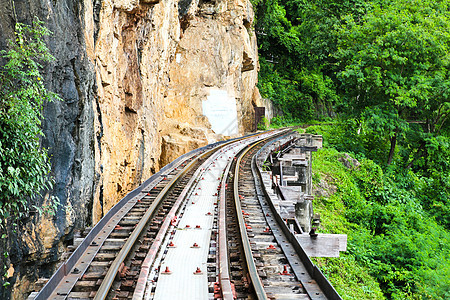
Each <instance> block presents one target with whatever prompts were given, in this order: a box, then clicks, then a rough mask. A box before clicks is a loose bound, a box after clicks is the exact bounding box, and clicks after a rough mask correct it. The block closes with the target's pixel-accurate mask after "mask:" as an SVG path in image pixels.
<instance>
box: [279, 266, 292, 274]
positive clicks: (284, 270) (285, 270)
mask: <svg viewBox="0 0 450 300" xmlns="http://www.w3.org/2000/svg"><path fill="white" fill-rule="evenodd" d="M280 275H291V274H289V272H288V270H287V265H284V269H283V272H282V273H280Z"/></svg>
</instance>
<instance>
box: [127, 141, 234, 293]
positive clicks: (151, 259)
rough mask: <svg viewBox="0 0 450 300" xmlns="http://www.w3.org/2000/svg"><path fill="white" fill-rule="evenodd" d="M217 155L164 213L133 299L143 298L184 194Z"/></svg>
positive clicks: (209, 159)
mask: <svg viewBox="0 0 450 300" xmlns="http://www.w3.org/2000/svg"><path fill="white" fill-rule="evenodd" d="M230 143H231V142H228V143H226V144H224V145H223V147H225V146H226V145H229V144H230ZM217 156H219V154H217V152H216V153H215V154H213V155H211V156H210V157H209V158H208V159H207V160H205V161H204V162H203V163H202V165H201V166H200V167H199V168H198V169H197V170H196V172H195V173H194V175H193V176H192V178H191V179H190V180H189V182H188V183H187V184H186V187H185V188H184V189H183V191H182V192H181V194H180V195H179V196H178V198H177V200H176V202H175V203H174V205H173V206H172V208H171V210H170V211H169V213H168V214H167V215H166V217H165V219H164V222H163V224H162V226H161V227H160V229H159V231H158V234H157V236H156V237H155V240H154V241H153V243H152V246H151V247H150V249H149V251H148V253H147V256H146V257H145V259H144V262H143V263H142V265H141V271H140V273H139V279H138V281H137V284H136V288H135V290H134V293H133V298H132V299H133V300H142V299H143V298H144V294H145V288H146V285H147V280H148V275H149V273H150V268H151V266H152V264H153V263H154V260H155V257H156V255H157V253H158V250H159V249H160V247H161V245H162V243H163V240H164V237H165V235H166V234H167V230H168V228H169V226H170V224H171V222H172V220H173V218H174V217H175V216H176V213H177V211H178V210H179V209H180V206H181V204H182V203H183V200H184V199H185V197H186V195H187V194H188V193H189V191H191V189H192V187H193V184H194V183H195V182H196V181H197V179H198V178H199V177H200V173H201V168H202V167H205V169H206V166H207V165H209V164H211V163H212V162H213V160H214V158H215V157H217Z"/></svg>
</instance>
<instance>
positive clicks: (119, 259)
mask: <svg viewBox="0 0 450 300" xmlns="http://www.w3.org/2000/svg"><path fill="white" fill-rule="evenodd" d="M261 134H264V133H259V134H256V135H252V136H253V137H254V136H257V135H261ZM245 138H249V137H248V136H247V137H243V138H238V139H235V140H232V141H229V142H225V143H222V144H220V145H218V146H216V147H214V148H213V149H211V150H208V151H206V152H204V153H202V154H201V155H200V156H198V157H196V158H195V159H193V160H192V161H191V162H190V163H189V164H188V165H186V167H185V168H184V169H183V170H182V171H181V172H180V173H178V174H177V175H176V176H175V177H173V178H172V179H171V181H170V182H169V183H168V184H167V185H166V186H165V187H164V189H163V190H162V191H161V192H160V193H159V194H158V196H157V197H156V199H155V200H154V201H153V203H152V204H151V205H150V207H149V209H148V210H147V212H146V213H145V215H144V216H143V217H142V219H141V220H140V221H139V223H138V224H137V226H136V228H135V229H134V230H133V232H132V233H131V235H130V237H129V238H128V239H127V241H126V242H125V244H124V245H123V247H122V249H121V250H120V252H119V253H118V254H117V256H116V258H115V259H114V261H113V263H112V264H111V266H110V268H109V269H108V272H107V273H106V275H105V278H104V279H103V281H102V283H101V285H100V287H99V289H98V290H97V293H96V294H95V297H94V300H104V299H106V297H107V296H108V293H109V290H110V289H111V286H112V284H113V283H114V279H115V277H116V276H117V273H118V272H119V269H120V265H121V264H122V263H123V262H124V261H125V259H126V258H127V256H128V253H129V252H130V251H131V248H132V247H133V246H134V244H135V242H136V240H137V239H138V237H139V236H140V234H141V232H142V230H143V229H144V228H145V226H146V224H147V222H148V221H149V220H150V218H151V217H152V215H153V214H154V212H155V210H156V209H157V208H158V206H159V204H160V202H161V201H162V200H163V199H164V198H165V196H166V194H167V193H168V192H169V190H170V189H171V188H172V186H173V185H174V184H175V183H176V182H177V181H178V180H179V179H180V178H181V177H182V176H183V175H185V174H186V173H187V172H188V171H189V170H190V169H191V168H192V167H193V166H194V165H195V164H196V163H197V161H198V160H200V159H202V158H204V157H207V156H208V155H210V154H212V153H214V152H216V151H218V150H219V149H221V148H223V147H225V146H226V145H229V144H231V143H234V142H236V141H238V140H242V139H245Z"/></svg>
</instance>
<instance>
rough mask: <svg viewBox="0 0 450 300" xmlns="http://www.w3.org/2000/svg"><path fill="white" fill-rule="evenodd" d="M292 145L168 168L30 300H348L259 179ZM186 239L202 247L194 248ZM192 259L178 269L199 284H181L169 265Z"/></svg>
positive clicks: (232, 151) (248, 147)
mask: <svg viewBox="0 0 450 300" xmlns="http://www.w3.org/2000/svg"><path fill="white" fill-rule="evenodd" d="M286 135H287V132H286V131H281V132H276V133H275V132H270V133H263V134H259V135H254V136H250V137H246V138H242V139H240V140H235V141H230V142H227V143H222V144H219V145H217V144H216V145H214V146H208V147H204V148H203V149H200V150H196V151H194V152H193V153H190V154H187V155H185V156H183V157H181V158H179V159H178V160H177V161H175V162H174V163H172V164H171V165H169V166H167V167H165V168H163V169H162V171H161V172H160V173H158V174H156V176H153V177H152V178H151V179H149V180H148V181H147V182H146V183H144V184H143V185H142V186H141V187H140V188H138V189H136V190H135V191H133V192H132V193H130V194H129V195H127V197H125V198H124V199H123V200H122V201H121V202H119V204H118V205H116V206H115V207H114V208H113V209H112V210H111V211H110V212H108V214H107V215H106V216H105V218H104V219H102V220H101V221H100V222H99V223H98V224H97V225H96V227H94V228H93V229H92V230H91V232H90V233H89V234H88V236H87V237H86V238H85V240H84V241H83V243H82V244H81V245H80V246H79V247H78V248H77V249H76V251H75V252H74V253H73V254H72V256H71V257H70V258H69V260H68V261H67V262H66V263H64V264H62V266H61V267H60V268H59V270H58V271H57V272H56V273H55V275H54V276H53V277H52V278H51V279H50V281H49V282H48V283H47V284H46V286H45V287H44V288H43V289H42V290H41V291H40V293H39V294H37V295H36V296H35V297H34V298H30V299H37V300H39V299H95V300H98V299H136V300H137V299H175V298H178V299H194V298H195V299H197V298H198V299H218V298H220V299H340V297H339V295H337V293H336V292H335V291H334V289H333V288H332V287H331V285H330V284H329V283H328V281H327V280H326V279H325V277H323V275H322V273H320V271H318V270H317V268H315V266H314V265H312V263H311V261H310V260H309V258H308V257H307V256H306V255H305V254H304V252H302V249H301V247H300V250H299V249H298V248H299V245H298V242H297V243H295V241H293V240H292V237H291V236H290V235H289V233H290V230H289V229H287V231H286V228H287V227H286V228H284V227H283V224H280V222H281V223H283V220H281V218H280V217H279V215H278V216H277V212H276V210H275V209H274V207H273V205H272V206H271V203H270V200H269V199H267V197H266V196H267V195H265V193H266V192H265V190H264V185H263V183H262V178H261V174H258V166H257V164H256V160H255V157H256V155H257V154H260V152H261V151H260V150H261V149H262V148H264V147H270V145H272V144H273V142H274V141H275V140H277V139H280V136H284V137H285V138H286ZM205 178H206V179H205ZM189 220H190V221H189ZM192 220H196V222H198V224H200V223H202V222H203V223H202V225H194V224H191V225H189V224H187V222H192ZM191 226H192V227H194V226H195V228H192V227H191ZM195 229H198V230H197V231H196V230H195ZM291 234H292V235H293V233H292V232H291ZM186 236H196V237H198V238H199V241H202V242H201V245H200V246H199V245H197V243H194V244H191V245H189V246H186V245H185V244H186V242H185V240H184V239H185V237H186ZM294 239H295V238H294ZM177 243H179V244H180V245H177ZM182 244H184V245H182ZM177 246H178V248H176V247H177ZM183 247H186V248H183ZM198 248H202V249H201V250H196V249H198ZM189 249H191V250H189ZM192 249H194V250H192ZM188 252H189V253H191V254H189V255H192V256H191V257H192V262H191V261H190V260H191V259H190V257H188V258H187V259H184V260H182V261H181V263H178V264H181V265H183V266H184V267H185V268H186V266H189V267H190V268H191V269H190V270H189V271H188V273H189V274H191V275H189V276H185V275H183V276H182V277H177V276H181V275H179V274H181V273H182V272H185V270H183V268H182V267H178V266H175V265H171V266H169V264H171V263H172V264H175V262H177V261H179V259H180V257H182V256H183V255H185V253H188ZM305 256H306V260H305ZM200 257H202V258H201V259H200ZM177 259H178V260H177ZM308 260H309V262H308ZM194 261H195V263H196V264H197V266H198V267H197V269H194V271H193V272H192V266H193V265H192V264H193V263H194ZM305 261H306V264H305ZM310 264H311V265H312V267H311V266H310ZM191 265H192V266H191ZM169 267H170V268H171V269H169ZM174 269H175V271H173V270H174ZM166 275H171V276H166ZM197 275H200V276H197ZM186 277H189V278H191V279H189V278H186ZM193 278H196V279H193ZM197 278H201V279H197ZM174 280H175V281H174ZM189 280H190V281H189ZM192 280H195V281H196V282H198V283H195V284H194V283H192V284H191V283H190V282H191V281H192ZM181 281H183V282H184V281H186V283H183V282H181ZM200 281H201V282H200ZM173 282H177V283H176V284H175V285H178V284H179V287H177V286H175V287H174V288H173V289H171V288H170V286H171V284H172V285H173ZM183 284H184V285H183ZM191 286H192V287H191ZM191 288H192V289H193V291H192V294H189V291H187V290H189V289H191ZM179 289H184V290H186V293H184V292H183V293H181V294H180V290H179ZM196 289H198V290H199V291H197V290H196ZM169 290H172V291H169ZM197 294H199V295H202V296H201V297H197V296H195V297H194V296H192V295H197ZM174 295H175V296H174Z"/></svg>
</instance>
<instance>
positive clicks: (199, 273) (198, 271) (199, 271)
mask: <svg viewBox="0 0 450 300" xmlns="http://www.w3.org/2000/svg"><path fill="white" fill-rule="evenodd" d="M202 274H203V272H202V270H200V268H199V267H197V270H195V272H194V275H202Z"/></svg>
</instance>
